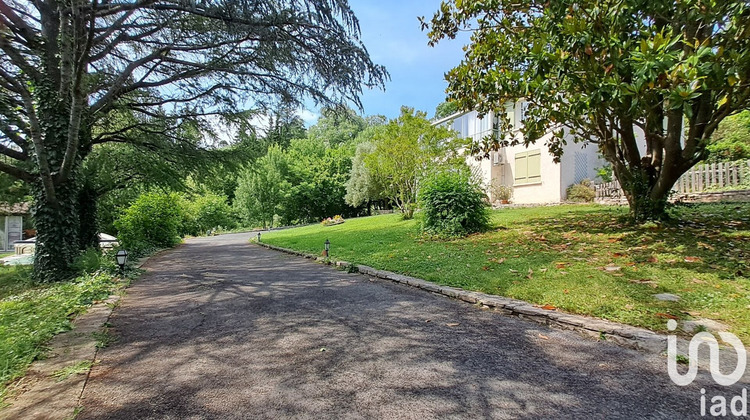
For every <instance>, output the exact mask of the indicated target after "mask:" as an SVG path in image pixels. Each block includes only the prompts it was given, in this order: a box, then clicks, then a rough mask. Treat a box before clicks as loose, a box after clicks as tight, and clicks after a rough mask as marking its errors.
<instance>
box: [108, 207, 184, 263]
mask: <svg viewBox="0 0 750 420" xmlns="http://www.w3.org/2000/svg"><path fill="white" fill-rule="evenodd" d="M183 218H184V212H183V211H182V209H181V207H180V197H179V196H178V195H177V194H174V193H172V194H159V193H147V194H142V195H140V196H139V197H138V198H137V199H136V200H135V202H134V203H133V204H132V205H131V206H130V207H128V208H127V209H125V211H124V212H123V214H122V215H121V216H120V218H119V219H117V220H116V221H115V227H116V228H117V230H118V239H119V240H120V244H121V245H122V247H123V248H125V249H127V250H128V251H130V252H135V253H136V255H137V254H140V253H143V252H144V251H147V250H149V249H153V248H169V247H173V246H175V245H177V244H178V243H179V242H180V231H181V228H182V222H183Z"/></svg>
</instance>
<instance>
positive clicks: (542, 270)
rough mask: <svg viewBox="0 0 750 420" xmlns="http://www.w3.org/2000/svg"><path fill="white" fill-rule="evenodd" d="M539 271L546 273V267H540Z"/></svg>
mask: <svg viewBox="0 0 750 420" xmlns="http://www.w3.org/2000/svg"><path fill="white" fill-rule="evenodd" d="M539 271H540V272H542V273H546V272H547V269H546V268H540V269H539Z"/></svg>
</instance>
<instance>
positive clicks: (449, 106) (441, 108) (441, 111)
mask: <svg viewBox="0 0 750 420" xmlns="http://www.w3.org/2000/svg"><path fill="white" fill-rule="evenodd" d="M456 112H458V105H457V104H456V102H448V101H446V102H441V103H439V104H438V106H437V107H436V108H435V119H436V120H439V119H442V118H445V117H450V116H451V115H453V114H455V113H456Z"/></svg>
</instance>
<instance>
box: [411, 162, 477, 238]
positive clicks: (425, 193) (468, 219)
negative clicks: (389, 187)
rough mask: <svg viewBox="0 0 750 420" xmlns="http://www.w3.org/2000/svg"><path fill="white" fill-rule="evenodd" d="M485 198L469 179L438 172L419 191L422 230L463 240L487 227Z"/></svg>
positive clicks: (455, 173)
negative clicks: (461, 237) (464, 236)
mask: <svg viewBox="0 0 750 420" xmlns="http://www.w3.org/2000/svg"><path fill="white" fill-rule="evenodd" d="M485 199H486V195H485V194H484V192H483V191H482V188H481V187H480V186H479V185H478V183H477V182H475V181H474V180H472V178H471V176H470V175H469V174H466V173H462V172H452V171H446V172H439V173H437V174H434V175H432V176H430V177H429V178H427V179H426V180H424V182H423V184H422V186H421V189H420V191H419V203H420V205H421V207H422V229H423V230H424V231H425V232H427V233H431V234H435V235H438V236H463V235H467V234H470V233H474V232H481V231H483V230H486V229H487V228H488V227H489V222H490V218H489V212H488V210H487V206H486V205H485Z"/></svg>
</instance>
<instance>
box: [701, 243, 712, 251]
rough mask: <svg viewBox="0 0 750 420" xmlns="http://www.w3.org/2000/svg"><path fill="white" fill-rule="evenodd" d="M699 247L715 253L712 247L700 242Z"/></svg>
mask: <svg viewBox="0 0 750 420" xmlns="http://www.w3.org/2000/svg"><path fill="white" fill-rule="evenodd" d="M697 245H698V247H699V248H703V249H708V250H709V251H713V250H714V247H712V246H711V245H709V244H706V243H703V242H698V244H697Z"/></svg>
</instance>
